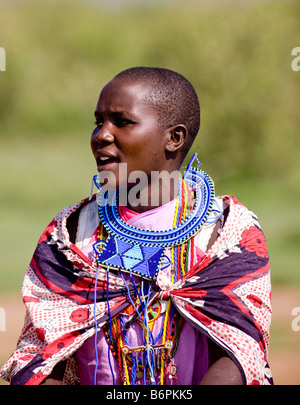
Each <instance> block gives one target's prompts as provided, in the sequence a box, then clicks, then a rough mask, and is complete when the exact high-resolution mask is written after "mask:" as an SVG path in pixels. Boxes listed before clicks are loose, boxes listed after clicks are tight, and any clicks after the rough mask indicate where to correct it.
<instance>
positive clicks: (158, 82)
mask: <svg viewBox="0 0 300 405" xmlns="http://www.w3.org/2000/svg"><path fill="white" fill-rule="evenodd" d="M115 78H122V79H125V80H139V81H141V82H144V83H147V84H150V85H151V88H152V89H153V91H151V93H149V94H147V97H146V100H145V101H146V102H148V103H149V104H151V105H152V106H153V107H154V108H155V109H156V111H157V113H158V119H159V121H160V124H161V125H162V126H163V127H164V129H166V128H169V127H171V126H173V125H177V124H184V125H185V126H186V127H187V129H188V138H187V140H186V142H185V145H184V147H183V149H182V159H184V157H185V156H186V154H187V153H188V151H189V149H190V148H191V146H192V144H193V142H194V139H195V137H196V135H197V133H198V131H199V128H200V104H199V99H198V96H197V93H196V91H195V89H194V87H193V86H192V84H191V83H190V82H189V81H188V80H187V79H186V78H185V77H184V76H182V75H181V74H180V73H177V72H175V71H173V70H170V69H165V68H159V67H143V66H140V67H133V68H129V69H126V70H124V71H122V72H120V73H119V74H118V75H116V76H115Z"/></svg>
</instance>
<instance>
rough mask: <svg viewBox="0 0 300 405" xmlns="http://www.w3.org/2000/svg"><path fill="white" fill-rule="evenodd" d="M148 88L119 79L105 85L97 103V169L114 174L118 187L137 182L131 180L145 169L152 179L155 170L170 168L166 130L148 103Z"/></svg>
mask: <svg viewBox="0 0 300 405" xmlns="http://www.w3.org/2000/svg"><path fill="white" fill-rule="evenodd" d="M149 91H151V89H150V87H149V85H147V84H144V83H139V82H131V81H125V80H123V79H120V78H117V79H113V80H112V81H111V82H109V83H108V84H107V85H106V86H105V87H104V88H103V90H102V92H101V94H100V97H99V101H98V103H97V107H96V111H95V118H96V128H95V129H94V131H93V133H92V136H91V148H92V152H93V155H94V157H95V160H96V164H97V169H98V172H99V173H100V174H101V173H102V175H104V173H106V174H107V175H108V177H109V176H112V177H114V180H115V185H116V188H117V189H119V188H123V187H128V188H130V187H132V186H133V185H134V184H137V182H134V184H130V183H129V182H128V177H129V176H130V175H132V173H134V172H137V171H141V172H143V173H144V175H146V177H147V179H148V182H151V172H152V171H163V170H166V168H167V167H168V161H167V159H166V153H165V146H166V142H167V131H164V130H163V129H162V128H161V127H160V125H159V122H158V118H157V113H156V111H155V109H154V107H152V106H151V105H147V103H146V102H145V96H146V95H147V93H148V92H149ZM131 177H132V176H131ZM132 178H133V177H132ZM149 186H150V184H149Z"/></svg>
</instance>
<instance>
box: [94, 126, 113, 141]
mask: <svg viewBox="0 0 300 405" xmlns="http://www.w3.org/2000/svg"><path fill="white" fill-rule="evenodd" d="M114 139H115V138H114V135H113V133H112V130H111V127H110V125H109V124H103V125H102V126H101V127H99V129H98V130H97V132H96V135H95V141H96V142H97V143H98V144H101V143H102V142H109V143H112V142H114Z"/></svg>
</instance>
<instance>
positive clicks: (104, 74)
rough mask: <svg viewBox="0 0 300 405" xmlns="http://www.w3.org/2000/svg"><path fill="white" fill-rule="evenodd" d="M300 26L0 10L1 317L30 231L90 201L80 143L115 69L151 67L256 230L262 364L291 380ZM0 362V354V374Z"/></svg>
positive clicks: (189, 14)
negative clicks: (194, 117) (266, 286)
mask: <svg viewBox="0 0 300 405" xmlns="http://www.w3.org/2000/svg"><path fill="white" fill-rule="evenodd" d="M299 21H300V4H299V2H298V1H265V0H261V1H242V0H241V1H225V0H223V1H200V0H199V1H187V0H185V1H171V0H169V1H167V0H160V1H150V0H148V1H146V0H140V1H133V0H132V1H129V0H128V1H126V0H124V1H121V0H119V1H116V0H110V1H109V0H107V1H105V0H103V1H100V0H98V1H96V0H94V1H84V0H82V1H79V0H78V1H77V0H72V1H71V0H69V1H65V0H61V1H56V0H51V1H50V0H43V1H41V0H40V1H31V0H27V1H16V0H15V1H14V0H10V1H0V47H3V48H4V49H5V51H6V71H5V72H0V140H1V149H0V169H1V176H0V193H1V199H0V204H1V205H0V224H1V225H0V226H1V232H0V247H1V266H0V306H2V307H5V305H8V304H7V302H8V301H5V299H8V297H11V296H18V295H20V289H21V284H22V280H23V276H24V272H25V270H26V268H27V265H28V263H29V261H30V258H31V255H32V252H33V250H34V248H35V245H36V242H37V239H38V237H39V235H40V233H41V232H42V230H43V228H44V227H45V226H46V225H47V224H48V223H49V222H50V220H51V219H52V217H53V216H54V215H55V214H56V212H57V211H59V210H60V209H61V208H63V207H65V206H67V205H70V204H72V203H74V202H76V201H78V200H80V199H82V198H84V197H86V196H87V195H88V194H89V190H90V184H91V178H92V176H93V174H94V173H95V172H96V167H95V164H94V162H93V158H92V154H91V152H90V148H89V139H90V134H91V132H92V130H93V128H94V118H93V112H94V109H95V105H96V102H97V98H98V95H99V92H100V90H101V88H102V87H103V85H104V84H106V82H107V81H109V80H110V79H111V78H112V77H113V76H114V75H115V74H117V73H118V72H120V71H121V70H123V69H125V68H127V67H131V66H138V65H144V66H162V67H166V68H170V69H173V70H176V71H178V72H180V73H182V74H183V75H185V76H186V77H187V78H188V79H189V80H190V81H191V82H192V83H193V85H194V87H195V88H196V90H197V93H198V94H199V98H200V103H201V110H202V122H201V130H200V133H199V136H198V139H197V141H196V142H195V144H194V146H193V150H192V153H193V152H195V151H197V152H198V157H199V159H200V160H201V161H202V162H203V164H202V169H203V170H205V171H206V172H208V173H209V174H210V175H211V176H212V177H213V178H214V181H215V186H216V191H217V194H219V195H220V194H233V195H235V196H236V197H237V198H238V199H239V200H240V201H241V202H242V203H244V204H245V205H247V206H248V207H249V208H250V209H252V210H253V211H254V212H255V213H256V214H257V215H258V217H259V220H260V223H261V225H262V227H263V229H264V232H265V235H266V239H267V242H268V246H269V252H270V258H271V265H272V284H273V289H274V291H275V293H276V294H278V295H276V294H275V293H274V292H273V297H274V301H275V307H276V308H277V306H278V311H279V312H280V311H283V313H282V314H281V315H282V317H280V316H279V313H278V314H276V312H275V311H274V319H275V321H274V322H275V323H274V324H272V330H271V331H272V335H271V338H272V340H271V349H272V353H274V354H273V356H274V364H275V363H276V362H278V364H280V365H281V368H282V367H283V363H282V362H283V361H287V360H286V358H287V355H285V356H282V359H281V358H280V359H279V357H278V356H279V355H278V353H282V352H285V351H286V349H287V347H288V349H289V351H291V353H290V355H291V357H292V358H293V361H294V364H293V366H290V367H293V370H294V369H295V367H297V365H298V364H299V360H300V354H299V353H300V346H299V336H300V332H298V334H297V332H295V331H291V321H292V317H291V310H292V307H295V306H299V307H300V294H299V290H300V289H299V287H300V271H299V256H300V255H299V242H300V216H299V213H298V207H299V197H300V191H299V185H300V181H299V180H300V174H299V173H300V172H299V169H300V160H299V146H300V140H299V126H300V114H299V102H300V96H299V93H300V85H299V83H300V71H299V72H295V71H293V70H292V67H291V63H292V60H293V59H294V58H295V56H292V55H291V52H292V49H293V48H295V47H297V46H300V29H299ZM189 157H190V156H189ZM281 292H284V293H285V295H281V296H279V294H280V293H281ZM1 297H2V300H3V302H4V301H5V303H2V304H1ZM291 297H293V300H292V301H291ZM276 299H277V301H276ZM280 300H281V301H280ZM283 305H287V308H286V309H283ZM299 310H300V309H299ZM280 313H281V312H280ZM277 315H278V316H277ZM276 316H277V318H276ZM279 318H280V319H279ZM7 333H9V331H7ZM18 334H19V330H17V335H18ZM4 335H5V333H4V332H0V339H4ZM272 336H273V337H272ZM8 354H9V353H8ZM277 355H278V356H277ZM276 356H277V357H278V358H277V357H276ZM6 357H7V356H5V355H3V354H1V353H0V364H2V363H3V361H4V360H5V359H6ZM284 359H285V360H284ZM276 364H277V363H276ZM271 366H272V364H271ZM276 367H277V365H276ZM297 372H298V376H297V378H298V380H297V379H295V380H293V381H292V383H295V384H296V383H298V382H300V375H299V374H300V369H299V367H298V368H297V370H296V373H297ZM288 374H290V375H291V374H292V371H291V368H289V369H288ZM294 374H295V373H294ZM294 374H293V375H294ZM284 381H285V380H283V379H282V377H280V378H279V383H285V382H284ZM288 381H291V377H289V380H288ZM275 382H276V381H275ZM277 382H278V381H277Z"/></svg>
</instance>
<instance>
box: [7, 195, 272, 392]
mask: <svg viewBox="0 0 300 405" xmlns="http://www.w3.org/2000/svg"><path fill="white" fill-rule="evenodd" d="M223 201H224V202H226V203H227V204H228V206H229V214H228V217H227V219H226V222H225V225H224V227H223V229H222V231H221V233H220V235H219V237H218V238H217V240H216V241H215V243H214V244H213V245H212V246H211V248H209V250H208V251H207V252H206V254H205V257H204V258H203V260H202V261H201V262H199V263H197V264H196V265H194V266H193V267H192V268H191V269H190V270H189V271H188V272H187V273H186V275H185V276H184V277H183V278H182V279H181V280H179V281H178V282H177V283H175V284H172V285H170V283H169V281H168V280H164V279H163V277H162V276H161V275H160V277H158V280H157V282H158V285H159V287H160V291H158V292H156V294H157V297H160V298H163V299H171V301H172V303H173V304H174V306H175V307H176V309H177V310H178V311H179V313H180V314H181V315H182V316H183V317H184V318H185V319H186V320H187V321H188V322H190V323H191V324H192V325H193V326H194V327H195V328H197V329H199V330H200V331H201V332H202V333H204V334H205V335H207V336H208V337H209V338H210V339H212V340H213V341H214V342H215V343H216V344H218V345H220V346H221V347H222V348H223V349H224V350H225V351H226V352H227V354H228V355H229V356H230V358H231V359H232V360H233V361H234V362H235V363H236V364H237V366H238V367H239V369H240V371H241V374H242V376H243V379H244V383H245V384H248V385H251V384H272V376H271V372H270V369H269V366H268V362H267V356H268V345H269V327H270V320H271V304H270V273H269V258H268V252H267V246H266V241H265V238H264V235H263V233H262V231H261V229H260V226H259V223H258V221H257V218H256V216H255V215H254V214H253V213H252V212H251V211H249V210H248V209H247V208H246V207H244V206H243V205H242V204H240V203H239V202H238V201H237V200H236V199H235V198H234V197H231V196H225V197H223ZM87 203H88V199H85V200H82V201H81V202H79V203H77V204H75V205H73V206H70V207H67V208H65V209H64V210H62V211H61V212H59V213H58V214H57V216H56V217H55V218H54V220H53V221H52V222H51V223H50V224H49V225H48V227H47V228H46V229H45V231H44V232H43V234H42V235H41V237H40V239H39V241H38V245H37V247H36V250H35V252H34V255H33V258H32V260H31V263H30V265H29V268H28V270H27V272H26V275H25V278H24V283H23V289H22V293H23V301H24V303H25V306H26V316H25V324H24V327H23V330H22V332H21V336H20V338H19V340H18V342H17V348H16V350H15V352H14V353H13V355H12V356H11V357H10V359H9V360H8V361H7V362H6V363H5V364H4V366H3V367H2V369H1V370H0V377H2V378H4V379H6V380H7V381H10V382H11V384H12V385H25V384H27V385H38V384H40V383H42V381H43V380H44V379H45V378H46V377H47V376H48V375H50V374H51V372H52V370H53V368H54V366H55V365H56V364H57V363H58V362H60V361H64V360H67V366H66V372H65V375H64V383H65V384H79V383H80V381H79V377H78V372H77V370H76V362H75V360H74V357H73V356H72V355H73V354H74V353H75V352H76V350H77V349H78V348H79V347H80V346H81V345H82V344H83V342H84V341H85V340H86V339H87V338H89V337H91V336H92V335H93V334H94V333H95V325H94V322H95V318H96V319H97V323H98V325H99V326H100V327H101V326H102V325H104V324H105V323H106V322H107V321H108V308H107V302H109V306H110V314H111V316H114V315H116V314H118V313H119V312H120V311H122V310H123V309H124V308H125V307H127V306H129V305H130V299H129V298H128V294H130V295H131V297H132V300H133V301H134V300H135V294H136V292H135V288H134V287H133V286H132V285H130V284H129V283H127V286H125V285H124V282H123V280H122V278H121V277H120V276H119V275H118V274H114V273H109V280H108V281H109V288H108V289H107V272H106V270H105V269H102V268H100V272H99V276H98V279H97V283H96V290H95V275H96V270H97V268H96V265H95V264H94V263H92V262H91V261H90V260H89V259H88V258H87V257H86V256H85V255H84V254H83V253H82V252H81V251H80V250H79V249H78V248H77V247H76V246H75V245H74V244H73V243H71V242H70V240H69V234H68V231H67V220H68V218H69V217H70V215H71V214H73V213H75V212H76V211H77V210H78V209H80V208H81V207H82V206H83V205H85V204H87ZM200 232H201V231H200ZM197 236H198V235H196V237H195V243H197ZM107 294H108V295H107ZM94 300H95V301H96V302H97V303H96V305H94Z"/></svg>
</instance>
